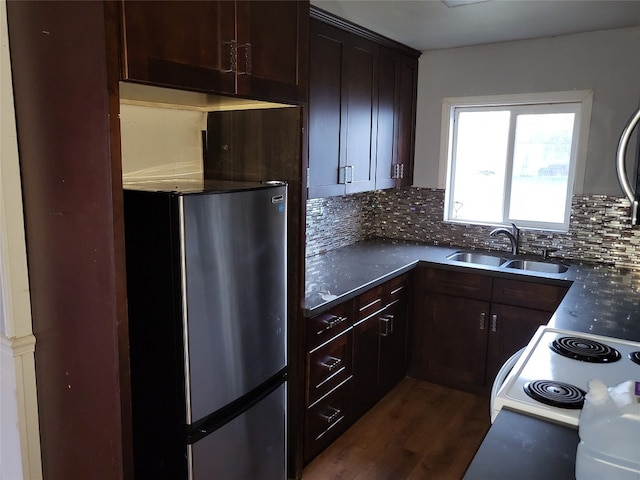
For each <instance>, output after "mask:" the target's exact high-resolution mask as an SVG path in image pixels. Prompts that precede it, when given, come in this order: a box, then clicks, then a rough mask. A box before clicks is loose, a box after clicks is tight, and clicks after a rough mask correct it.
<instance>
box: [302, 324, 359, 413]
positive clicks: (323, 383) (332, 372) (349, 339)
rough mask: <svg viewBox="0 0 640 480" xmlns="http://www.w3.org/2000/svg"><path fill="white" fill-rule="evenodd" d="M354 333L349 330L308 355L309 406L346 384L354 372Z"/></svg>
mask: <svg viewBox="0 0 640 480" xmlns="http://www.w3.org/2000/svg"><path fill="white" fill-rule="evenodd" d="M352 351H353V332H352V331H351V330H347V331H345V332H344V333H342V334H340V335H339V336H337V337H336V338H334V339H332V340H331V341H329V342H327V343H325V344H323V345H321V346H320V347H318V348H316V349H315V350H312V351H311V352H309V354H308V355H307V378H308V380H307V382H308V383H307V384H308V388H307V405H311V404H312V403H313V402H315V401H317V400H318V399H319V398H320V397H322V396H323V395H326V394H327V392H329V391H330V390H332V389H333V388H335V387H336V386H337V385H339V384H341V383H342V382H344V381H345V380H346V379H347V378H348V377H349V376H350V375H351V371H352V365H351V364H352Z"/></svg>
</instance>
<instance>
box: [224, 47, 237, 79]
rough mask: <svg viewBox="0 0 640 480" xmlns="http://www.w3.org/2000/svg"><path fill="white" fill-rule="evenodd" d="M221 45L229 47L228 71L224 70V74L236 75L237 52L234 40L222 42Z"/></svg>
mask: <svg viewBox="0 0 640 480" xmlns="http://www.w3.org/2000/svg"><path fill="white" fill-rule="evenodd" d="M223 45H229V67H230V68H229V69H228V70H224V72H225V73H236V72H237V71H238V50H237V45H236V41H235V40H230V41H228V42H223Z"/></svg>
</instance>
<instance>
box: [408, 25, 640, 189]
mask: <svg viewBox="0 0 640 480" xmlns="http://www.w3.org/2000/svg"><path fill="white" fill-rule="evenodd" d="M569 90H592V91H593V92H594V96H593V109H592V115H591V128H590V135H589V144H588V151H587V165H586V172H585V183H584V188H583V193H598V194H608V195H622V190H621V189H620V187H619V185H618V180H617V177H616V173H615V155H616V148H617V144H618V140H619V138H620V134H621V132H622V129H623V128H624V125H625V124H626V122H627V121H628V120H629V118H630V116H631V114H632V112H633V111H634V110H635V109H637V108H638V107H639V106H640V27H633V28H625V29H618V30H603V31H598V32H592V33H582V34H576V35H563V36H559V37H549V38H543V39H536V40H523V41H518V42H508V43H498V44H492V45H481V46H474V47H464V48H454V49H447V50H435V51H428V52H425V53H423V54H422V56H421V57H420V66H419V77H418V105H417V119H416V128H417V134H416V155H415V177H414V185H415V186H418V187H430V188H443V187H444V185H443V184H442V183H440V184H439V183H438V177H439V171H438V170H439V167H438V165H439V155H440V123H441V116H442V99H443V98H446V97H464V96H481V95H502V94H522V93H534V92H535V93H540V92H557V91H569ZM441 178H442V176H441Z"/></svg>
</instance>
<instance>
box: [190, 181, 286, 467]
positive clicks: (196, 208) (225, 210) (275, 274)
mask: <svg viewBox="0 0 640 480" xmlns="http://www.w3.org/2000/svg"><path fill="white" fill-rule="evenodd" d="M286 192H287V191H286V186H277V187H269V188H266V187H265V188H258V189H255V190H246V191H237V192H227V193H222V194H221V193H217V194H199V195H184V196H182V197H181V202H182V204H181V212H182V225H183V232H182V235H181V237H182V242H183V245H182V248H181V251H182V252H183V259H182V262H183V282H184V284H183V291H184V292H183V299H184V303H183V310H184V312H183V313H184V318H185V319H186V321H185V323H184V325H185V332H184V335H185V357H186V358H185V364H186V366H185V368H186V370H187V371H186V378H187V385H186V389H187V392H186V395H187V404H188V407H187V408H188V411H187V422H188V423H192V422H194V421H196V420H198V419H200V418H202V417H204V416H206V415H208V414H210V413H212V412H214V411H216V410H218V409H220V408H222V407H224V406H225V405H226V404H228V403H230V402H232V401H233V400H235V399H237V398H238V397H240V396H242V395H243V394H245V393H247V392H249V391H250V390H252V389H253V388H256V387H258V386H259V385H260V384H262V383H264V382H265V381H266V380H267V379H269V378H271V377H272V376H273V375H275V374H276V373H277V372H279V371H280V370H281V369H282V368H283V367H284V366H285V365H286ZM254 478H259V477H254Z"/></svg>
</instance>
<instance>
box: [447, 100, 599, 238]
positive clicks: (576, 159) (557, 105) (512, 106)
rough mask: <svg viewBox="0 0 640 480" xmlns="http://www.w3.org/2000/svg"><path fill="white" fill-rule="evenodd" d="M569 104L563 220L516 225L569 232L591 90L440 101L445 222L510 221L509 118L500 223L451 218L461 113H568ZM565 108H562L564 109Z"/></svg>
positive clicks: (582, 161)
mask: <svg viewBox="0 0 640 480" xmlns="http://www.w3.org/2000/svg"><path fill="white" fill-rule="evenodd" d="M567 104H571V105H572V107H571V108H570V109H569V110H571V111H573V112H575V114H576V115H575V118H574V133H573V135H574V137H573V138H574V141H573V142H572V146H571V150H572V153H571V154H572V158H573V161H572V162H571V163H570V168H569V178H568V182H567V196H566V199H565V201H566V204H565V218H564V221H563V222H562V223H558V222H554V223H552V222H538V221H527V222H524V223H522V222H516V223H517V224H518V227H519V228H523V229H531V230H544V231H561V232H567V231H568V230H569V223H570V218H571V201H572V197H573V195H575V194H580V193H582V190H583V186H584V174H585V166H586V152H587V143H588V138H589V124H590V118H591V107H592V104H593V92H592V91H591V90H580V91H569V92H550V93H549V92H548V93H534V94H522V95H493V96H482V97H449V98H445V99H443V102H442V129H441V132H442V136H441V142H440V173H439V178H438V186H439V188H444V190H445V202H444V211H443V218H444V222H447V223H455V224H479V225H492V226H493V225H509V224H510V223H511V222H512V221H511V220H509V218H508V213H509V207H510V203H509V200H510V189H511V181H512V178H511V172H512V168H513V153H514V152H513V148H514V145H513V139H514V138H515V130H514V131H513V132H511V129H514V127H515V122H516V118H517V115H513V114H512V115H511V119H510V122H511V123H510V138H509V146H508V152H507V157H508V158H507V171H506V174H505V179H504V183H503V188H504V189H505V190H504V192H505V201H504V205H503V214H502V218H503V222H500V223H490V222H482V221H470V220H457V219H454V218H452V208H451V207H452V206H451V205H450V203H451V198H452V195H451V192H450V185H452V177H453V155H454V146H455V135H454V134H455V128H454V125H455V124H454V121H455V119H456V118H457V115H458V114H459V113H460V111H464V110H466V109H469V110H471V109H474V110H486V111H488V110H500V109H508V110H512V111H516V112H518V113H523V112H524V113H526V112H527V110H529V111H533V110H540V109H544V110H548V111H549V113H553V110H557V109H560V110H562V111H567V110H568V109H567V108H566V107H567V106H568V105H567ZM563 107H564V108H563Z"/></svg>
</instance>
